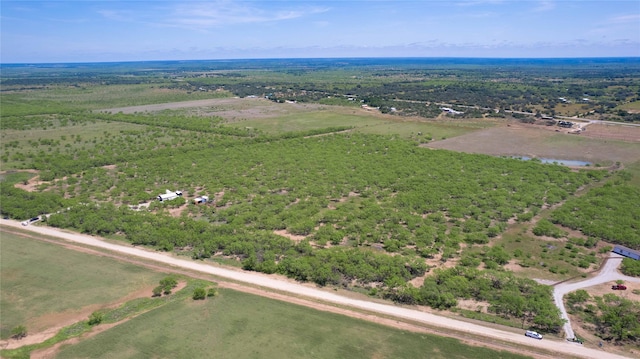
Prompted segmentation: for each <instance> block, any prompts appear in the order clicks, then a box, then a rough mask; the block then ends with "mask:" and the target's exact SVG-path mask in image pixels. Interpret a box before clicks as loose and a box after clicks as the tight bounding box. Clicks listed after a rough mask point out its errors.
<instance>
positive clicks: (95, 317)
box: [88, 311, 104, 325]
mask: <svg viewBox="0 0 640 359" xmlns="http://www.w3.org/2000/svg"><path fill="white" fill-rule="evenodd" d="M103 320H104V314H103V313H101V312H98V311H95V312H93V313H91V315H90V316H89V322H88V323H89V325H98V324H100V323H102V321H103Z"/></svg>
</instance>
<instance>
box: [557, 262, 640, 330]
mask: <svg viewBox="0 0 640 359" xmlns="http://www.w3.org/2000/svg"><path fill="white" fill-rule="evenodd" d="M622 258H623V257H622V256H621V255H619V254H616V253H611V256H610V257H609V258H607V261H606V262H605V264H604V266H602V268H601V269H600V271H599V272H598V275H596V276H595V277H593V278H589V279H585V280H583V281H579V282H567V283H560V284H558V285H556V286H555V287H554V288H553V300H554V301H555V303H556V306H557V307H558V308H559V309H560V311H561V312H562V318H563V319H566V320H567V322H566V323H565V325H564V332H565V334H566V336H567V338H573V337H575V334H574V333H573V328H571V322H570V321H569V316H568V315H567V309H566V308H565V307H564V303H563V302H562V298H563V297H564V296H565V295H566V294H568V293H571V292H573V291H576V290H578V289H582V288H588V287H591V286H594V285H598V284H602V283H607V282H610V283H612V284H613V283H614V282H615V281H616V280H618V279H621V280H624V281H625V282H634V283H640V278H635V277H628V276H625V275H622V274H620V273H618V267H619V266H620V263H622Z"/></svg>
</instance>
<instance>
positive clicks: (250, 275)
mask: <svg viewBox="0 0 640 359" xmlns="http://www.w3.org/2000/svg"><path fill="white" fill-rule="evenodd" d="M0 225H2V226H10V227H17V228H22V229H25V230H29V231H32V232H34V233H39V234H43V235H47V236H53V237H58V238H63V239H65V240H69V241H72V242H77V243H82V244H84V245H88V246H93V247H98V248H103V249H107V250H110V251H114V252H119V253H123V254H127V255H131V256H136V257H141V258H145V259H148V260H153V261H156V262H159V263H164V264H167V265H171V266H175V267H180V268H185V269H189V270H193V271H197V272H202V273H208V274H212V275H215V276H219V277H224V278H228V279H231V280H235V281H238V282H244V283H249V284H252V285H257V286H262V287H266V288H269V289H274V290H278V291H281V292H288V293H293V294H295V295H296V296H304V297H308V298H313V299H316V300H321V301H325V302H330V303H334V304H338V305H342V306H347V307H352V308H358V309H363V310H367V311H371V312H376V313H379V314H382V315H386V316H393V317H397V318H403V319H407V320H410V321H414V322H421V323H425V324H427V325H430V326H437V327H439V328H442V329H444V330H445V331H446V330H452V331H458V332H459V331H463V332H467V333H470V334H474V335H478V336H482V337H485V338H486V339H487V341H492V340H499V341H508V342H510V343H512V344H513V345H514V346H531V347H537V348H540V349H542V350H546V351H549V352H553V353H557V354H558V355H562V356H569V357H578V358H593V359H618V358H627V357H624V356H621V355H617V354H611V353H607V352H605V351H603V350H598V349H592V348H587V347H584V346H581V345H578V344H574V343H569V342H566V341H560V340H553V339H545V340H541V341H537V340H534V339H531V338H527V337H525V336H524V335H523V333H522V332H518V333H514V332H509V331H504V330H499V329H495V328H491V327H484V326H482V325H478V324H473V323H468V322H464V321H460V320H456V319H451V318H445V317H441V316H438V315H434V314H430V313H424V312H421V311H418V310H413V309H408V308H404V307H398V306H394V305H391V304H381V303H374V302H369V301H365V300H359V299H352V298H347V297H343V296H340V295H338V294H335V293H330V292H325V291H322V290H319V289H315V288H310V287H307V286H304V285H300V284H296V283H290V282H287V281H282V280H278V279H276V278H273V277H269V276H266V275H263V274H258V273H254V272H244V271H237V270H231V269H225V268H221V267H217V266H213V265H209V264H204V263H197V262H192V261H189V260H185V259H179V258H175V257H172V256H170V255H168V254H165V253H159V252H153V251H148V250H144V249H141V248H133V247H127V246H124V245H118V244H113V243H108V242H104V241H102V240H99V239H98V238H96V237H91V236H87V235H81V234H77V233H70V232H65V231H62V230H58V229H55V228H51V227H41V226H26V227H24V226H22V225H21V224H20V222H17V221H10V220H2V221H0Z"/></svg>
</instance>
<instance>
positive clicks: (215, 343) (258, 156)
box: [0, 58, 640, 358]
mask: <svg viewBox="0 0 640 359" xmlns="http://www.w3.org/2000/svg"><path fill="white" fill-rule="evenodd" d="M0 85H1V92H0V96H1V97H0V101H1V102H0V116H1V121H0V136H1V137H0V144H1V148H2V151H1V152H0V161H1V164H2V168H1V172H0V180H1V181H0V190H1V193H0V196H1V197H0V212H1V214H2V216H3V217H4V219H2V220H1V221H2V222H0V224H2V226H0V235H1V237H0V239H1V242H0V245H1V251H0V254H1V256H2V258H1V259H2V260H1V261H0V265H1V270H2V271H1V273H0V276H1V277H0V279H1V285H2V288H1V291H0V300H1V304H2V305H1V307H0V318H1V322H0V325H1V327H0V339H1V341H0V345H1V347H2V351H1V352H0V354H1V355H2V357H3V358H4V357H6V358H27V357H30V356H31V357H34V358H35V357H59V358H72V357H73V358H76V357H82V358H86V357H91V358H128V357H132V358H133V357H176V358H177V357H189V358H195V357H202V358H208V357H229V358H249V357H251V358H253V357H260V358H282V357H304V358H307V357H310V358H311V357H313V358H358V357H362V358H417V357H429V358H484V357H487V358H488V357H491V358H520V357H535V358H548V357H558V356H560V357H586V358H591V357H598V358H606V357H607V355H611V356H610V357H611V358H614V357H638V355H640V261H636V260H633V259H632V258H624V259H622V257H621V256H619V255H618V254H615V253H612V250H613V249H614V247H615V246H624V248H627V249H631V250H636V251H637V250H640V206H639V205H638V204H639V203H640V111H639V110H638V109H639V108H640V105H639V104H640V60H638V59H637V58H619V59H613V58H610V59H581V60H567V59H558V60H553V59H544V60H522V59H519V60H497V59H496V60H488V59H417V58H408V59H401V58H398V59H364V58H360V59H279V60H237V61H179V62H178V61H156V62H127V63H86V64H55V65H46V64H41V65H21V64H9V65H3V66H2V78H1V79H0ZM43 233H46V234H43ZM75 233H81V234H84V235H89V236H92V237H94V238H95V239H99V240H100V241H102V242H104V243H108V244H109V245H114V246H119V247H120V248H127V249H132V250H134V249H135V250H137V249H143V250H144V252H145V253H150V255H156V254H158V253H161V254H162V255H163V256H165V257H166V258H172V259H176V260H185V261H189V262H192V263H195V264H203V265H209V266H210V267H213V268H222V269H225V270H230V271H232V272H233V273H240V275H242V274H243V273H245V274H251V275H257V276H258V277H255V278H264V283H265V284H264V285H260V284H259V283H258V284H251V285H249V284H246V283H244V284H243V283H242V280H241V279H230V277H227V278H225V276H224V275H222V274H215V275H212V274H204V273H201V272H198V271H197V270H193V269H191V270H187V269H185V268H182V269H178V267H176V265H169V264H166V263H165V264H163V263H160V262H157V261H154V260H151V259H149V258H150V257H149V258H146V259H143V258H138V257H136V256H137V255H133V254H123V253H124V252H123V253H120V252H118V251H117V250H108V249H104V248H103V249H99V248H94V246H92V245H90V244H87V243H85V244H79V243H73V244H71V243H70V242H68V241H65V240H63V239H62V238H66V237H65V236H67V237H69V236H71V235H73V234H75ZM82 238H86V237H82ZM114 248H115V247H114ZM163 258H164V257H163ZM613 264H615V265H614V266H613V269H612V271H611V273H608V274H606V275H607V276H606V277H605V273H604V272H605V271H604V268H609V266H611V265H613ZM234 278H235V277H234ZM271 280H275V281H280V282H282V283H288V284H291V285H294V284H295V285H299V286H300V287H298V288H309V289H314V290H319V291H320V292H322V293H327V295H336V294H337V295H339V296H342V297H345V298H350V299H353V300H361V301H364V302H365V303H372V305H373V304H375V305H378V304H380V305H391V306H394V307H397V308H402V309H411V310H416V311H417V312H422V313H428V314H436V315H438V316H439V317H443V318H446V319H447V320H449V319H451V320H455V323H459V324H457V325H458V327H457V328H456V330H454V331H448V330H444V329H442V328H444V327H439V324H436V323H431V324H425V323H423V322H421V321H420V320H419V319H415V320H410V319H407V318H404V319H400V318H399V317H394V316H393V315H390V314H389V315H386V314H385V315H383V314H380V313H379V312H378V313H377V314H376V313H375V312H376V310H374V309H370V310H369V309H362V308H360V309H357V310H356V309H354V308H353V307H350V306H349V305H347V304H344V305H342V304H336V303H333V304H330V303H328V302H331V300H320V299H317V300H312V299H310V298H307V297H306V295H305V294H304V293H302V292H300V293H291V291H290V290H288V289H274V287H270V288H268V285H267V284H266V283H267V282H269V283H271V282H270V281H271ZM582 281H584V283H585V284H584V285H583V286H580V285H579V284H576V287H575V288H579V289H566V288H573V287H570V286H571V285H574V284H575V283H580V282H582ZM586 283H589V284H586ZM614 285H615V286H622V287H624V288H625V290H619V291H614V290H613V289H612V286H614ZM292 288H293V287H292ZM563 288H564V289H563ZM616 288H618V287H616ZM565 289H566V292H564V291H563V290H565ZM558 293H561V295H560V303H558V302H557V300H556V301H554V294H556V295H557V294H558ZM372 308H373V307H372ZM477 325H479V326H480V327H483V326H484V327H486V328H487V329H486V330H487V332H492V331H493V330H496V331H497V332H496V333H503V332H504V333H511V334H512V335H518V336H520V337H523V338H522V340H525V338H524V333H525V331H526V330H534V331H537V332H538V333H541V334H542V335H543V336H544V340H542V341H537V340H535V339H531V338H526V339H529V340H528V341H526V342H525V345H520V344H518V343H516V342H514V341H512V340H511V339H507V338H505V339H504V340H499V339H495V337H493V338H492V337H490V336H491V335H494V336H499V334H489V333H487V334H486V336H485V334H483V333H478V332H477V331H473V330H472V329H467V326H468V327H469V328H471V327H474V328H475V326H477ZM445 337H449V338H445ZM578 342H580V343H581V344H578ZM563 348H564V349H563ZM556 349H557V351H556Z"/></svg>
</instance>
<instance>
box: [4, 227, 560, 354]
mask: <svg viewBox="0 0 640 359" xmlns="http://www.w3.org/2000/svg"><path fill="white" fill-rule="evenodd" d="M2 232H10V233H13V234H16V235H19V236H23V237H25V238H30V239H34V240H40V241H44V242H47V243H52V244H56V245H60V246H63V247H64V248H66V249H70V250H75V251H80V252H82V253H86V254H91V255H97V256H102V257H107V258H111V259H114V260H116V261H119V262H123V263H129V264H134V265H138V266H143V267H145V268H149V269H152V270H154V271H158V272H163V273H173V274H180V275H185V276H189V277H192V278H197V279H202V280H207V281H215V282H217V283H218V286H219V287H221V288H228V289H232V290H235V291H239V292H243V293H247V294H252V295H258V296H261V297H266V298H271V299H276V300H280V301H283V302H287V303H291V304H295V305H300V306H304V307H308V308H312V309H315V310H319V311H323V312H331V313H336V314H340V315H345V316H348V317H351V318H356V319H362V320H366V321H369V322H373V323H377V324H382V325H386V326H389V327H392V328H396V329H401V330H407V331H411V332H416V333H427V334H435V335H438V336H444V337H449V338H455V339H458V340H461V341H462V342H463V343H465V344H468V345H473V346H482V347H487V348H492V349H496V350H506V351H510V352H514V353H518V354H522V355H532V356H534V357H535V358H557V357H558V356H557V355H556V353H553V352H551V351H548V350H541V349H540V348H535V347H522V346H519V345H514V344H513V343H511V342H509V341H507V340H491V341H490V342H487V341H486V338H484V337H483V336H480V335H474V334H472V333H469V332H465V331H463V330H451V329H447V330H444V329H442V328H440V327H438V326H433V325H429V323H425V322H420V321H413V320H410V319H406V318H398V317H394V316H391V315H380V313H376V312H373V311H368V310H365V309H361V308H353V307H349V306H345V305H339V304H336V303H331V302H326V301H322V300H314V299H309V298H306V297H303V296H301V295H298V294H296V293H290V292H283V291H277V290H270V289H269V288H265V287H261V286H258V285H252V284H246V283H243V282H240V281H228V280H225V278H224V277H218V276H216V275H207V274H203V273H202V272H198V271H191V270H184V269H180V268H176V267H170V268H167V267H164V266H159V265H157V264H154V262H153V261H149V260H145V259H143V258H139V257H135V256H126V255H122V254H121V253H114V252H112V251H108V250H107V251H105V250H96V249H93V248H91V247H88V246H84V245H81V244H80V245H78V244H75V243H74V244H71V243H68V242H66V241H62V240H60V239H59V238H55V237H50V236H33V235H31V234H30V231H26V230H23V229H22V228H11V227H9V228H6V227H5V228H1V229H0V233H2ZM45 237H48V238H45ZM221 278H222V280H220V279H221ZM139 314H142V313H138V314H136V316H137V315H139ZM119 323H120V322H118V323H113V324H112V325H117V324H119ZM567 358H569V357H567Z"/></svg>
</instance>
